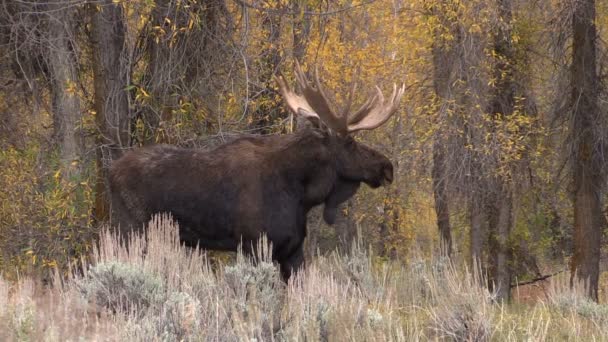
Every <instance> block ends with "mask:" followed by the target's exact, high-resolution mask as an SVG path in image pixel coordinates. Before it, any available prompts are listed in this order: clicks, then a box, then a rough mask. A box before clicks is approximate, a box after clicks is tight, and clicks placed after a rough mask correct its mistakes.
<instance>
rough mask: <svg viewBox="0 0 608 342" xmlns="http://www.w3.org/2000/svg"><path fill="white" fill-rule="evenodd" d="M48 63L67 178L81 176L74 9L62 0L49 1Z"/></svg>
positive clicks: (54, 119)
mask: <svg viewBox="0 0 608 342" xmlns="http://www.w3.org/2000/svg"><path fill="white" fill-rule="evenodd" d="M49 8H50V10H51V11H50V15H49V19H48V20H49V34H48V36H47V39H48V46H49V49H48V65H49V69H50V70H49V71H50V74H51V93H52V104H53V106H52V107H53V128H54V138H55V140H56V142H57V144H58V146H59V153H60V161H61V168H62V171H63V175H64V177H67V178H71V177H78V176H79V174H80V172H79V171H80V164H79V162H80V158H81V156H82V150H83V137H82V134H81V132H80V130H79V129H78V126H79V122H80V119H81V104H80V98H79V96H78V89H77V84H78V70H77V65H76V64H77V59H76V56H75V55H74V54H75V51H74V50H75V49H74V46H72V44H74V43H75V29H74V11H73V7H69V6H67V5H65V4H64V3H63V2H62V1H61V0H58V1H54V2H53V3H50V4H49Z"/></svg>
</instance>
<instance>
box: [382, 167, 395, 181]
mask: <svg viewBox="0 0 608 342" xmlns="http://www.w3.org/2000/svg"><path fill="white" fill-rule="evenodd" d="M382 176H383V178H382V186H387V185H390V184H391V183H392V182H393V166H392V165H390V164H389V165H387V166H385V167H384V168H383V170H382Z"/></svg>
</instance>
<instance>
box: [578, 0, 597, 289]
mask: <svg viewBox="0 0 608 342" xmlns="http://www.w3.org/2000/svg"><path fill="white" fill-rule="evenodd" d="M572 30H573V48H572V67H571V82H572V99H571V101H572V126H573V129H572V134H573V135H574V139H573V142H574V146H573V151H574V153H575V158H574V161H573V163H572V164H573V170H572V171H573V183H574V255H573V257H572V261H571V271H572V280H571V282H574V274H576V278H577V280H578V281H582V282H585V285H586V286H587V294H588V296H589V297H590V298H592V299H593V300H595V301H597V300H598V280H599V260H600V248H601V239H602V228H603V219H602V211H601V189H602V184H603V175H602V173H603V172H602V170H601V166H600V160H599V158H600V156H599V155H598V152H597V150H596V149H595V148H594V144H595V142H596V138H597V137H596V134H595V133H594V125H595V120H596V119H595V118H596V116H597V115H599V113H598V110H599V109H598V103H597V102H598V92H597V88H598V84H599V81H598V73H597V65H596V51H597V47H596V37H597V32H596V29H595V0H579V1H577V2H576V3H575V4H574V12H573V13H572Z"/></svg>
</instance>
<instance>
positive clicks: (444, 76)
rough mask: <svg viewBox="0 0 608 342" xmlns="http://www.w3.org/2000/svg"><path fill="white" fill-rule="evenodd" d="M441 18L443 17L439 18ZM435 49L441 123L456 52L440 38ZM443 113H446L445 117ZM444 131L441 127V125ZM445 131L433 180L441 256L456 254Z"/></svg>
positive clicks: (436, 142)
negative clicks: (452, 53)
mask: <svg viewBox="0 0 608 342" xmlns="http://www.w3.org/2000/svg"><path fill="white" fill-rule="evenodd" d="M439 15H440V14H439ZM435 39H436V42H435V46H433V69H434V72H435V73H434V76H433V77H434V78H433V86H434V88H435V96H436V98H437V99H436V101H437V103H438V108H439V110H438V113H437V117H438V118H439V120H443V119H446V118H447V115H442V114H445V111H446V109H447V107H448V103H449V102H450V97H451V95H450V94H451V93H452V91H451V90H450V83H451V82H450V79H451V68H450V65H451V63H449V62H448V60H449V59H450V55H451V54H450V50H453V49H452V48H451V47H449V46H444V44H447V43H445V42H440V41H439V40H440V39H441V38H439V37H436V38H435ZM442 112H443V113H442ZM438 126H439V127H441V123H438ZM441 134H442V132H441V131H438V132H436V133H435V137H434V141H433V169H432V171H431V176H432V178H433V196H434V198H435V213H436V214H437V227H438V228H439V238H440V247H441V252H442V253H443V252H445V253H447V255H448V256H450V255H451V254H452V231H451V230H452V229H451V226H450V210H449V204H448V193H447V192H448V187H447V182H448V178H447V172H446V167H447V165H446V163H447V162H446V159H445V151H446V149H445V146H444V143H445V142H444V141H443V140H442V139H441Z"/></svg>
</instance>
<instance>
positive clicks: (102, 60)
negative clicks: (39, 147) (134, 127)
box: [90, 0, 130, 221]
mask: <svg viewBox="0 0 608 342" xmlns="http://www.w3.org/2000/svg"><path fill="white" fill-rule="evenodd" d="M90 10H91V45H92V51H93V77H94V79H93V83H94V89H95V96H94V108H95V112H96V122H97V129H98V145H99V146H98V149H97V172H98V174H97V175H98V176H97V183H96V187H95V189H96V199H95V212H94V214H95V217H94V218H95V220H97V221H105V220H107V219H108V217H109V196H108V195H109V192H108V186H107V184H108V180H107V177H108V167H109V166H110V164H111V161H112V160H115V159H117V158H118V157H120V155H121V153H122V149H123V148H125V147H128V146H129V144H130V141H129V138H130V132H129V120H130V119H129V102H128V94H127V90H126V87H127V86H128V76H129V63H128V61H127V58H126V57H127V56H126V54H125V35H126V27H125V25H126V24H125V18H124V14H123V8H122V5H121V4H119V3H114V2H113V1H112V0H105V1H102V2H101V3H100V4H97V5H91V6H90Z"/></svg>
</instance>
